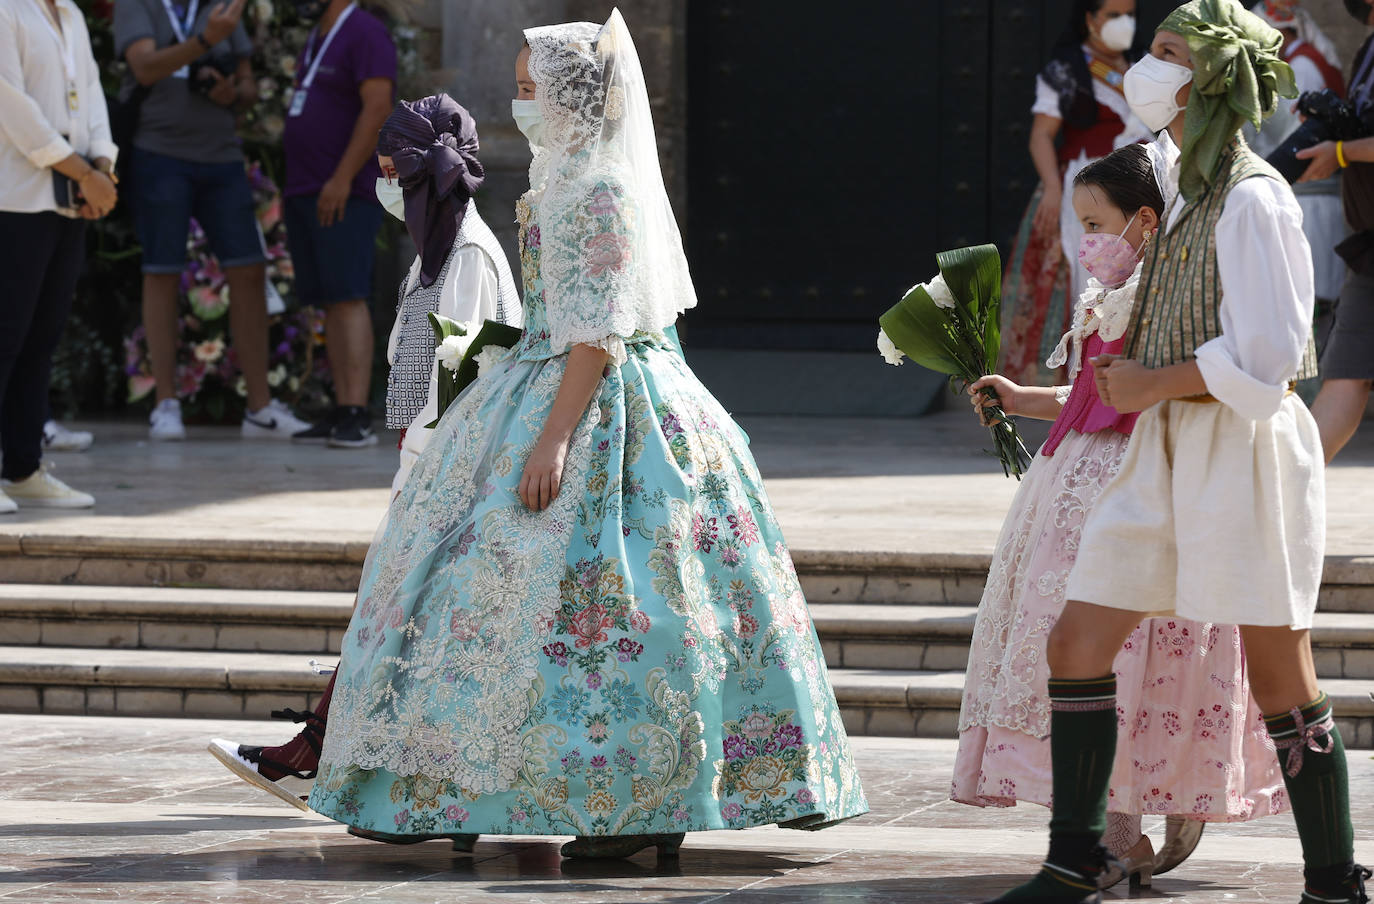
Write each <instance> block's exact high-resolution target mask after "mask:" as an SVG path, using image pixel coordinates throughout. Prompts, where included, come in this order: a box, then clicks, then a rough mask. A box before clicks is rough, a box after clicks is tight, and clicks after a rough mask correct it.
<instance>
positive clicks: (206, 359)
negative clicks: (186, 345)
mask: <svg viewBox="0 0 1374 904" xmlns="http://www.w3.org/2000/svg"><path fill="white" fill-rule="evenodd" d="M191 352H192V354H194V355H195V358H196V360H197V361H199V362H201V363H202V364H214V363H215V362H216V361H218V360H219V359H220V356H221V355H223V354H224V340H223V339H219V338H215V339H206V340H205V341H204V342H200V343H197V344H196V345H194V346H192V348H191Z"/></svg>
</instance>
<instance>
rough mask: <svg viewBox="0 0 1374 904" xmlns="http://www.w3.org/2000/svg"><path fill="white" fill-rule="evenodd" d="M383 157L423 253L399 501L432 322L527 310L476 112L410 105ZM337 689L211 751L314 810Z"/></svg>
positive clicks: (418, 430)
mask: <svg viewBox="0 0 1374 904" xmlns="http://www.w3.org/2000/svg"><path fill="white" fill-rule="evenodd" d="M377 155H378V156H377V160H378V163H379V164H380V165H381V168H382V172H383V174H384V176H383V177H382V178H381V179H378V180H377V200H379V201H380V202H381V204H382V206H383V207H384V208H386V210H387V211H388V212H389V213H391V214H392V215H393V216H395V217H396V218H397V219H400V220H403V221H404V222H405V224H406V231H407V232H408V233H410V237H411V240H412V241H414V243H415V247H416V248H418V249H419V253H418V254H417V255H416V256H415V262H414V263H413V264H412V265H411V268H410V273H409V274H407V276H406V278H405V281H404V282H403V283H402V284H401V290H400V301H399V303H398V305H397V308H396V325H395V326H394V327H393V328H392V330H391V340H390V342H389V343H388V345H387V360H388V361H389V362H390V364H391V374H390V376H389V377H388V378H387V387H386V425H387V427H390V428H392V429H400V430H401V431H402V433H401V444H400V448H401V464H400V468H399V469H398V470H397V472H396V477H395V479H394V480H393V482H392V493H393V495H394V494H396V493H399V492H400V490H401V487H402V486H404V485H405V482H406V477H407V476H408V475H409V474H410V469H411V466H412V465H414V463H415V460H416V459H417V458H418V457H419V455H420V453H421V452H422V451H424V448H425V446H426V445H427V444H428V442H429V437H430V435H431V434H432V433H433V431H432V430H430V429H428V428H427V427H426V426H425V425H427V424H431V423H433V422H434V421H435V420H436V419H437V418H438V408H437V401H436V399H437V396H438V392H437V390H436V388H435V387H436V385H437V381H438V364H437V362H436V361H435V354H434V332H433V330H432V329H431V327H430V325H429V317H428V315H429V314H431V313H434V314H438V315H440V316H443V317H447V318H449V319H451V320H456V321H458V322H460V323H472V324H474V325H478V326H480V325H481V323H482V322H483V321H484V320H497V321H500V322H501V323H507V324H511V325H513V326H518V325H520V323H521V319H522V312H521V306H520V294H519V289H518V286H517V284H516V282H515V279H514V277H512V276H511V270H510V265H509V264H508V263H507V262H506V255H505V253H504V252H503V251H502V250H501V246H500V245H499V244H498V243H497V241H496V236H495V235H493V234H492V232H491V230H490V229H489V228H487V224H486V223H484V222H482V217H481V216H480V215H479V214H478V213H477V204H476V202H475V201H474V200H473V198H472V195H473V193H474V192H475V191H477V189H478V188H479V187H480V186H481V185H482V180H483V178H484V172H483V170H482V164H481V162H480V161H478V159H477V126H476V123H474V122H473V119H472V116H471V115H470V114H469V113H468V111H467V110H465V109H463V108H462V107H461V106H459V105H458V104H457V103H456V102H454V100H453V98H451V97H449V96H448V95H447V94H439V95H435V96H434V97H426V98H423V99H421V100H418V101H414V102H408V101H401V102H400V103H399V104H397V105H396V109H395V111H393V112H392V114H391V116H390V117H388V118H387V120H386V123H385V124H384V125H383V126H382V129H381V133H380V135H379V136H378V139H377ZM333 691H334V683H333V681H332V680H331V681H330V683H329V686H328V688H326V690H325V692H324V695H323V696H322V697H321V698H320V702H319V704H318V705H317V706H316V707H315V711H314V712H313V713H296V712H294V711H293V710H282V711H280V714H281V716H282V717H285V718H294V719H295V720H296V721H298V722H300V721H304V722H305V723H306V727H305V728H304V729H303V730H302V731H301V732H300V734H298V735H297V736H296V737H295V738H293V739H292V740H291V741H289V742H288V743H286V744H283V745H280V746H278V747H266V748H264V747H254V746H250V745H247V744H239V743H236V742H234V741H229V740H225V739H223V738H215V739H214V740H213V741H211V743H210V752H211V753H212V754H213V755H214V756H215V758H216V759H218V760H219V761H220V762H221V763H223V764H224V765H225V766H227V767H228V768H229V769H230V770H231V771H232V772H233V773H234V774H235V775H237V776H239V777H240V778H242V779H244V780H245V781H247V782H249V783H250V784H253V785H256V786H257V787H259V788H262V789H263V790H264V791H267V792H268V793H270V794H273V795H275V796H277V797H279V798H281V799H282V800H284V801H286V802H287V803H290V804H293V805H294V806H297V807H300V808H302V809H305V804H304V803H303V802H302V801H301V799H300V798H299V797H297V796H295V795H294V794H292V793H291V791H289V790H287V789H286V788H284V787H282V786H281V784H280V781H281V780H282V779H283V778H285V777H287V776H291V777H297V778H313V777H314V774H315V769H316V767H317V765H318V762H319V753H320V747H321V745H322V744H323V741H324V734H325V730H326V724H327V718H328V715H329V706H330V701H331V699H332V697H333ZM274 715H277V714H276V713H274Z"/></svg>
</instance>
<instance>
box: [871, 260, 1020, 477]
mask: <svg viewBox="0 0 1374 904" xmlns="http://www.w3.org/2000/svg"><path fill="white" fill-rule="evenodd" d="M935 262H936V265H937V266H938V267H939V272H938V273H936V274H935V276H934V277H932V278H931V280H930V281H929V282H926V283H922V284H920V285H918V286H912V288H911V289H910V290H909V291H908V292H907V293H906V295H905V296H903V297H902V300H901V301H899V302H897V304H896V305H894V306H893V307H892V308H891V309H890V310H889V311H888V312H887V313H886V314H884V315H883V316H882V317H880V318H879V319H878V323H879V325H880V328H879V330H878V351H879V352H880V353H881V354H882V356H883V358H884V359H885V360H886V361H887V363H888V364H892V365H894V366H895V365H899V364H901V363H902V357H903V356H904V355H905V356H906V357H909V358H911V360H913V361H915V362H916V363H917V364H919V365H921V366H922V367H927V368H929V369H931V370H933V371H936V372H937V373H942V374H949V377H950V384H951V388H952V389H954V391H956V392H958V391H959V390H960V389H961V387H960V386H959V385H958V384H959V383H960V382H962V384H963V385H964V386H967V385H968V384H969V383H972V382H973V381H975V380H977V379H978V378H980V377H983V376H985V375H987V374H990V373H994V372H995V371H996V369H997V355H998V352H999V351H1000V350H1001V345H1002V333H1001V325H1000V324H999V318H1000V317H1001V309H1002V258H1001V256H1000V255H999V254H998V253H997V247H996V246H995V245H974V246H972V247H969V248H956V249H954V250H953V251H944V252H941V253H940V254H937V255H936V256H935ZM981 392H983V393H984V394H985V395H987V396H988V398H990V399H994V400H995V399H996V398H997V394H996V393H995V392H993V391H992V390H991V389H987V388H984V389H982V390H981ZM984 411H985V412H987V414H988V415H989V417H990V420H991V422H992V426H990V427H989V428H988V429H989V430H991V431H992V440H993V445H994V446H996V450H997V451H996V453H995V454H996V455H997V457H998V458H999V459H1000V460H1001V462H1002V472H1003V473H1004V474H1006V475H1007V476H1009V477H1015V478H1016V479H1018V480H1020V479H1021V475H1022V474H1024V473H1025V471H1026V468H1027V467H1029V466H1030V453H1029V452H1027V451H1026V445H1025V443H1023V442H1022V441H1021V436H1020V434H1019V433H1017V431H1016V425H1015V424H1014V423H1012V421H1011V419H1010V418H1008V417H1007V415H1006V414H1005V413H1004V412H1003V411H1002V408H1001V406H1000V405H990V406H987V407H985V408H984Z"/></svg>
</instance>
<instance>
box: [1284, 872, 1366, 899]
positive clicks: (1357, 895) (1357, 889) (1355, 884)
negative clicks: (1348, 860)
mask: <svg viewBox="0 0 1374 904" xmlns="http://www.w3.org/2000/svg"><path fill="white" fill-rule="evenodd" d="M1371 875H1374V874H1371V873H1370V871H1369V870H1367V869H1365V868H1364V867H1363V866H1360V865H1359V864H1358V863H1356V864H1354V866H1353V867H1352V868H1351V870H1350V872H1349V873H1348V874H1347V875H1346V877H1345V878H1344V879H1343V880H1341V881H1340V882H1339V883H1338V886H1337V887H1336V888H1334V889H1325V888H1313V882H1312V875H1311V873H1310V872H1309V874H1308V877H1307V888H1305V889H1303V893H1302V899H1301V901H1299V904H1369V894H1368V892H1366V891H1365V883H1366V882H1368V881H1369V879H1370V876H1371Z"/></svg>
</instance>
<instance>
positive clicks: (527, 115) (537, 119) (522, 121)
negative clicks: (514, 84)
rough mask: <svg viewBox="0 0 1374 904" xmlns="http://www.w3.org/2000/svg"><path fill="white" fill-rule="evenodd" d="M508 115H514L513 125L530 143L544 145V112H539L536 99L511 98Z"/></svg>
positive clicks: (539, 146) (536, 145) (538, 146)
mask: <svg viewBox="0 0 1374 904" xmlns="http://www.w3.org/2000/svg"><path fill="white" fill-rule="evenodd" d="M510 115H511V116H513V117H515V127H516V128H517V129H519V130H520V134H522V135H524V136H525V138H526V139H527V140H528V141H529V143H530V144H532V145H534V146H535V147H537V148H541V147H543V146H544V114H542V113H540V112H539V103H538V101H533V100H513V101H511V102H510Z"/></svg>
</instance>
